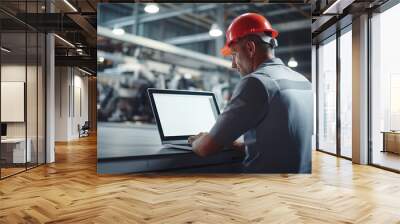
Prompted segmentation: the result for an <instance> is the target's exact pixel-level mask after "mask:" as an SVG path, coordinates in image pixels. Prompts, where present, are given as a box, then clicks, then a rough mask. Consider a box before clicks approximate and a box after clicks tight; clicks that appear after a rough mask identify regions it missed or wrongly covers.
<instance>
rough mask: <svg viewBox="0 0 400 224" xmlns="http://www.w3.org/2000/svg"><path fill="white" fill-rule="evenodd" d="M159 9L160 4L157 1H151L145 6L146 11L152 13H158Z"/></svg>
mask: <svg viewBox="0 0 400 224" xmlns="http://www.w3.org/2000/svg"><path fill="white" fill-rule="evenodd" d="M159 10H160V8H158V5H157V4H155V3H149V4H147V5H146V7H144V11H145V12H147V13H150V14H154V13H157V12H158V11H159Z"/></svg>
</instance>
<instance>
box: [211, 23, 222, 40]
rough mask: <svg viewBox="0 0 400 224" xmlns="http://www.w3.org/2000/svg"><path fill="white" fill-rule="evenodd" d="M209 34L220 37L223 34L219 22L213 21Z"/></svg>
mask: <svg viewBox="0 0 400 224" xmlns="http://www.w3.org/2000/svg"><path fill="white" fill-rule="evenodd" d="M208 34H210V36H212V37H219V36H221V35H222V30H221V29H220V28H219V26H218V24H216V23H213V24H212V25H211V29H210V31H209V32H208Z"/></svg>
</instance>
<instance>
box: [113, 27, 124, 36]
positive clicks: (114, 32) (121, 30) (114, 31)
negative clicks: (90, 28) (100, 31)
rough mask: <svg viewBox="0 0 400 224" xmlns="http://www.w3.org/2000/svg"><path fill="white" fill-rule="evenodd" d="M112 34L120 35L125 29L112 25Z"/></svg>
mask: <svg viewBox="0 0 400 224" xmlns="http://www.w3.org/2000/svg"><path fill="white" fill-rule="evenodd" d="M112 32H113V34H115V35H118V36H121V35H124V34H125V30H124V29H122V28H121V27H114V29H113V30H112Z"/></svg>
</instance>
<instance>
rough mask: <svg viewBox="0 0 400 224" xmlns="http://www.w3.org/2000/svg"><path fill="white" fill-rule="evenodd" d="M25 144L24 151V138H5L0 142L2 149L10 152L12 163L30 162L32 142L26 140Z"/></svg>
mask: <svg viewBox="0 0 400 224" xmlns="http://www.w3.org/2000/svg"><path fill="white" fill-rule="evenodd" d="M26 142H27V147H26V151H25V138H7V139H2V140H1V144H2V147H7V149H8V150H10V151H12V163H25V162H31V161H32V150H31V147H32V140H31V139H30V138H28V139H27V140H26ZM10 156H11V155H10ZM25 159H26V161H25Z"/></svg>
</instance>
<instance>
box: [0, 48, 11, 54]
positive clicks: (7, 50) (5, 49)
mask: <svg viewBox="0 0 400 224" xmlns="http://www.w3.org/2000/svg"><path fill="white" fill-rule="evenodd" d="M0 49H1V50H2V51H4V52H6V53H10V52H11V50H9V49H7V48H5V47H1V48H0Z"/></svg>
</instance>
